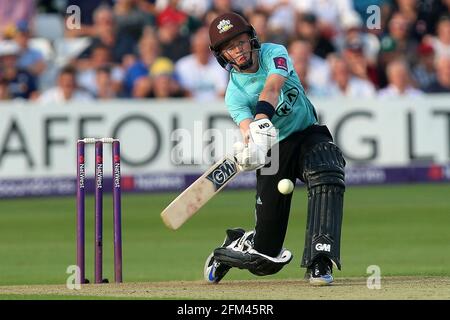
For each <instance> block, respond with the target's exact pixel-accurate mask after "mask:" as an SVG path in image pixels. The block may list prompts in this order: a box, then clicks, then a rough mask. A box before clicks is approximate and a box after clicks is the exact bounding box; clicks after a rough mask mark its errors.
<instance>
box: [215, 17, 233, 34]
mask: <svg viewBox="0 0 450 320" xmlns="http://www.w3.org/2000/svg"><path fill="white" fill-rule="evenodd" d="M231 28H233V25H232V24H231V21H230V20H222V21H220V22H219V24H218V25H217V29H219V33H224V32H226V31H228V30H230V29H231Z"/></svg>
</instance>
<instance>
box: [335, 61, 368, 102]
mask: <svg viewBox="0 0 450 320" xmlns="http://www.w3.org/2000/svg"><path fill="white" fill-rule="evenodd" d="M330 65H331V77H332V79H333V80H334V82H333V83H331V85H330V87H329V95H331V96H335V97H336V96H337V97H339V96H343V97H351V98H372V97H375V95H376V90H375V87H374V86H373V84H372V83H371V82H370V81H367V80H364V79H359V78H357V77H355V76H352V75H351V73H350V70H349V68H348V65H347V63H346V62H345V61H344V60H343V59H341V58H337V57H332V58H331V59H330Z"/></svg>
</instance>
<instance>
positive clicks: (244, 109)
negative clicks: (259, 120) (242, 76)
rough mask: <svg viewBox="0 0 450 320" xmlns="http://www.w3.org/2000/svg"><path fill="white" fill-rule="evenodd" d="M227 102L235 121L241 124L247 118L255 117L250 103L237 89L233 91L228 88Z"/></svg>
mask: <svg viewBox="0 0 450 320" xmlns="http://www.w3.org/2000/svg"><path fill="white" fill-rule="evenodd" d="M225 104H226V105H227V109H228V112H229V114H230V116H231V118H232V119H233V121H234V122H235V123H236V124H237V125H238V126H239V124H240V123H241V122H242V121H243V120H245V119H253V114H252V111H251V110H250V107H249V105H248V101H247V99H245V97H244V96H243V95H242V94H240V93H239V92H238V91H236V90H232V91H231V92H230V91H229V90H227V94H226V96H225Z"/></svg>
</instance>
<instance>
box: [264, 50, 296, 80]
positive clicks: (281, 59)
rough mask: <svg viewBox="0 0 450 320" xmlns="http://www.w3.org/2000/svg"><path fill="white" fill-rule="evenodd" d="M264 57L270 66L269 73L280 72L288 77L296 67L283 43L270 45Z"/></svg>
mask: <svg viewBox="0 0 450 320" xmlns="http://www.w3.org/2000/svg"><path fill="white" fill-rule="evenodd" d="M262 58H263V62H264V64H265V65H266V66H267V68H268V75H271V74H279V75H281V76H283V77H286V78H287V77H288V76H289V74H290V73H291V72H292V70H293V69H294V67H293V65H292V62H291V59H290V58H289V55H288V52H287V50H286V48H285V47H284V46H282V45H270V46H268V47H267V48H266V50H264V52H263V57H262Z"/></svg>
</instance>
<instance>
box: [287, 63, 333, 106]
mask: <svg viewBox="0 0 450 320" xmlns="http://www.w3.org/2000/svg"><path fill="white" fill-rule="evenodd" d="M291 60H292V65H293V66H294V69H295V71H296V72H297V75H298V77H299V79H300V82H301V84H302V86H303V89H304V90H305V92H306V93H307V94H308V95H310V96H314V97H321V96H326V95H327V94H328V93H327V91H326V89H325V88H321V87H317V86H315V85H314V84H310V83H309V82H308V74H309V65H308V63H307V61H305V60H301V59H297V60H294V59H291Z"/></svg>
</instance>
